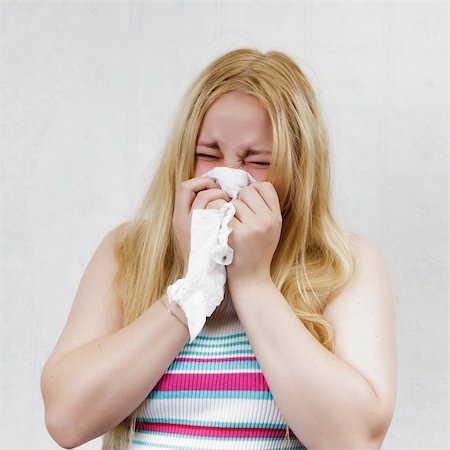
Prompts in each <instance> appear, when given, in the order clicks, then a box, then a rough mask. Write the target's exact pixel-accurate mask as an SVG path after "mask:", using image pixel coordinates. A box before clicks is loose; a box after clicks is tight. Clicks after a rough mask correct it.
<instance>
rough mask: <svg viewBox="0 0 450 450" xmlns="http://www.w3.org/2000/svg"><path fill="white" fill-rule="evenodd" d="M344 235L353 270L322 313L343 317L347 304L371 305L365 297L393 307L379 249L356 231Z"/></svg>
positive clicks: (369, 307)
mask: <svg viewBox="0 0 450 450" xmlns="http://www.w3.org/2000/svg"><path fill="white" fill-rule="evenodd" d="M348 237H349V243H350V249H351V253H352V255H353V258H354V272H353V275H352V277H351V278H350V280H349V281H348V283H347V285H346V286H345V287H344V288H343V290H342V292H341V293H340V294H339V295H337V296H336V297H335V298H334V299H333V300H332V301H331V302H330V303H329V304H328V305H327V306H326V308H325V310H324V315H325V316H326V317H327V318H328V319H330V320H335V319H337V318H338V317H339V318H340V319H341V320H343V318H344V317H345V316H346V314H347V312H348V310H347V308H348V307H355V305H356V304H357V305H359V307H360V308H368V309H371V308H372V307H373V306H375V305H373V304H372V303H371V302H370V301H369V300H368V299H369V298H370V299H372V300H373V301H376V302H377V304H378V305H381V304H384V305H385V306H386V307H387V306H389V305H392V306H393V307H394V308H395V305H396V297H395V293H394V291H393V288H392V285H391V280H390V274H389V268H388V265H387V262H386V259H385V257H384V255H383V253H382V252H381V250H380V249H379V248H378V247H377V246H376V245H375V243H374V242H373V241H371V240H370V239H368V238H367V237H364V236H361V235H359V234H356V233H350V234H349V235H348ZM375 299H377V300H375ZM364 300H365V301H364ZM353 302H355V305H353Z"/></svg>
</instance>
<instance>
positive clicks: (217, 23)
mask: <svg viewBox="0 0 450 450" xmlns="http://www.w3.org/2000/svg"><path fill="white" fill-rule="evenodd" d="M247 45H249V46H256V47H257V48H259V49H261V50H263V51H267V50H271V49H276V50H282V51H285V52H287V53H288V54H290V55H291V56H292V57H293V58H294V59H295V60H296V61H297V62H298V63H299V64H300V66H301V67H302V68H303V69H304V70H305V72H306V73H307V74H308V75H309V76H310V78H311V81H312V83H313V84H314V86H316V89H317V93H318V95H319V97H320V99H321V101H322V105H323V109H324V112H325V116H326V118H327V121H328V123H329V129H330V135H331V138H332V148H333V151H334V169H335V172H334V173H335V177H334V178H335V198H336V208H337V211H338V214H339V217H340V218H341V221H342V223H343V224H344V225H345V227H346V228H347V230H349V231H354V232H357V233H360V234H362V235H365V236H367V237H369V238H370V239H372V240H373V241H374V242H375V243H376V244H377V245H378V246H379V248H381V250H382V251H383V253H384V254H385V256H386V259H387V261H388V264H389V266H390V271H391V275H392V280H393V284H394V286H395V290H396V292H397V295H398V298H399V304H400V306H399V311H398V341H399V385H398V387H399V391H398V399H397V408H396V412H395V416H394V420H393V422H392V425H391V428H390V430H389V433H388V436H387V437H386V440H385V444H384V446H383V449H385V450H394V449H395V450H400V449H405V450H406V449H408V450H413V449H428V450H431V449H440V450H441V449H446V448H447V446H448V435H447V423H448V409H447V400H448V396H447V394H448V352H447V350H448V347H447V344H448V343H447V340H446V338H447V336H448V334H447V332H448V330H447V324H448V322H447V320H448V306H447V296H446V293H447V193H446V186H447V160H446V158H447V157H446V148H447V140H446V138H447V120H448V117H447V99H448V88H447V84H448V79H447V72H446V68H447V63H448V55H447V50H448V48H447V6H446V2H445V1H439V2H431V1H414V2H393V1H391V2H387V1H385V2H371V3H365V2H355V1H353V2H350V1H347V2H346V1H343V2H318V1H314V2H313V1H303V2H301V1H297V2H282V1H281V2H272V3H267V2H256V1H254V2H213V1H210V2H191V1H184V2H164V3H163V2H146V3H130V2H90V3H88V2H81V1H80V2H72V3H67V2H62V1H60V2H48V3H44V2H34V3H32V2H25V3H22V2H10V3H5V2H2V3H0V58H1V61H0V62H1V70H0V92H1V98H0V108H1V109H0V113H1V116H0V117H1V136H0V145H1V147H2V148H1V162H2V165H1V237H0V239H1V242H0V244H1V247H0V249H1V262H2V270H1V291H0V294H1V319H0V320H1V326H0V330H1V331H0V332H1V334H0V342H1V344H0V345H1V367H2V368H1V383H2V385H1V391H0V394H1V398H0V400H1V407H0V411H1V415H2V416H1V420H0V431H1V437H2V438H1V441H0V442H1V444H0V445H1V446H2V447H1V448H2V449H8V450H13V449H21V450H23V449H25V448H26V449H52V448H58V446H57V445H56V444H55V443H54V442H53V441H52V439H51V438H50V437H49V436H48V434H47V432H46V429H45V427H44V418H43V404H42V399H41V394H40V388H39V377H40V372H41V368H42V365H43V363H44V361H45V360H46V358H47V357H48V354H49V353H50V351H51V349H52V348H53V346H54V344H55V342H56V340H57V338H58V337H59V334H60V332H61V330H62V328H63V326H64V323H65V320H66V317H67V314H68V312H69V309H70V306H71V303H72V300H73V297H74V294H75V291H76V288H77V286H78V283H79V280H80V277H81V275H82V273H83V271H84V269H85V266H86V264H87V262H88V261H89V259H90V257H91V256H92V253H93V251H94V250H95V248H96V246H97V245H98V244H99V242H100V240H101V238H102V237H103V236H104V234H105V233H106V232H107V231H108V230H110V229H111V228H112V227H114V226H115V225H117V224H118V223H120V222H122V221H124V220H125V219H126V218H128V217H129V215H130V214H132V212H133V211H134V208H135V206H136V205H137V203H138V201H139V199H140V198H141V197H142V195H143V192H144V189H145V187H146V186H147V184H148V182H149V179H150V177H151V175H152V170H153V168H154V161H155V158H157V156H158V152H159V151H160V149H161V147H162V144H163V141H164V139H165V136H166V133H167V131H168V126H169V123H170V121H171V119H172V117H173V113H174V110H175V108H176V106H177V105H178V101H179V99H180V97H181V94H182V93H183V91H184V89H185V87H186V86H187V84H188V83H189V82H190V81H191V80H192V78H193V77H194V76H195V75H196V74H197V73H198V72H199V71H200V70H201V69H202V68H203V67H204V66H205V65H206V64H207V63H209V62H210V61H211V60H212V59H213V58H215V57H216V56H218V55H220V54H222V53H224V52H225V51H228V50H231V49H234V48H237V47H242V46H247ZM80 448H83V449H99V448H100V439H97V440H94V441H91V442H90V443H88V444H86V445H84V446H82V447H80Z"/></svg>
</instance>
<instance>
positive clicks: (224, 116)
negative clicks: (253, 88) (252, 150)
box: [200, 92, 272, 143]
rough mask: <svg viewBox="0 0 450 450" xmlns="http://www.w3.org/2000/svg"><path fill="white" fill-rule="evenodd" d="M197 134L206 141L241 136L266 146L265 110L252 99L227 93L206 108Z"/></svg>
mask: <svg viewBox="0 0 450 450" xmlns="http://www.w3.org/2000/svg"><path fill="white" fill-rule="evenodd" d="M200 134H201V135H202V136H204V137H207V138H209V139H217V140H220V139H221V138H222V139H225V140H227V138H240V139H242V138H244V137H245V139H248V140H255V139H258V140H260V141H261V140H263V141H264V142H266V143H267V142H271V140H272V127H271V123H270V117H269V115H268V113H267V111H266V109H265V108H264V106H263V105H262V103H261V102H260V101H259V100H258V99H257V98H256V97H255V96H253V95H250V94H244V93H241V92H229V93H227V94H224V95H222V96H221V97H219V98H218V99H217V100H215V101H214V103H213V104H212V105H211V106H210V107H209V109H208V111H207V112H206V114H205V117H204V118H203V121H202V125H201V127H200Z"/></svg>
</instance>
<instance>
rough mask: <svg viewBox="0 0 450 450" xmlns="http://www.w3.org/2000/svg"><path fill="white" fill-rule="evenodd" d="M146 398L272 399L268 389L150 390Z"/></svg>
mask: <svg viewBox="0 0 450 450" xmlns="http://www.w3.org/2000/svg"><path fill="white" fill-rule="evenodd" d="M147 398H148V399H153V400H160V399H166V398H204V399H211V398H239V399H244V398H245V399H256V400H273V396H272V393H271V392H270V391H206V390H205V391H200V390H199V391H192V390H181V391H151V392H150V394H149V395H148V396H147Z"/></svg>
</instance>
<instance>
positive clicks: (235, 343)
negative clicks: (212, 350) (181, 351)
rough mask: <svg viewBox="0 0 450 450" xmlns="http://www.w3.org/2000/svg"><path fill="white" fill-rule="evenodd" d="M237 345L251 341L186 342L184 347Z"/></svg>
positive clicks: (247, 343)
mask: <svg viewBox="0 0 450 450" xmlns="http://www.w3.org/2000/svg"><path fill="white" fill-rule="evenodd" d="M237 345H250V342H249V340H248V339H245V340H244V341H235V342H225V343H222V342H217V343H214V344H201V343H199V342H195V341H194V342H192V343H190V344H186V346H185V347H184V348H190V347H236V346H237Z"/></svg>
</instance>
